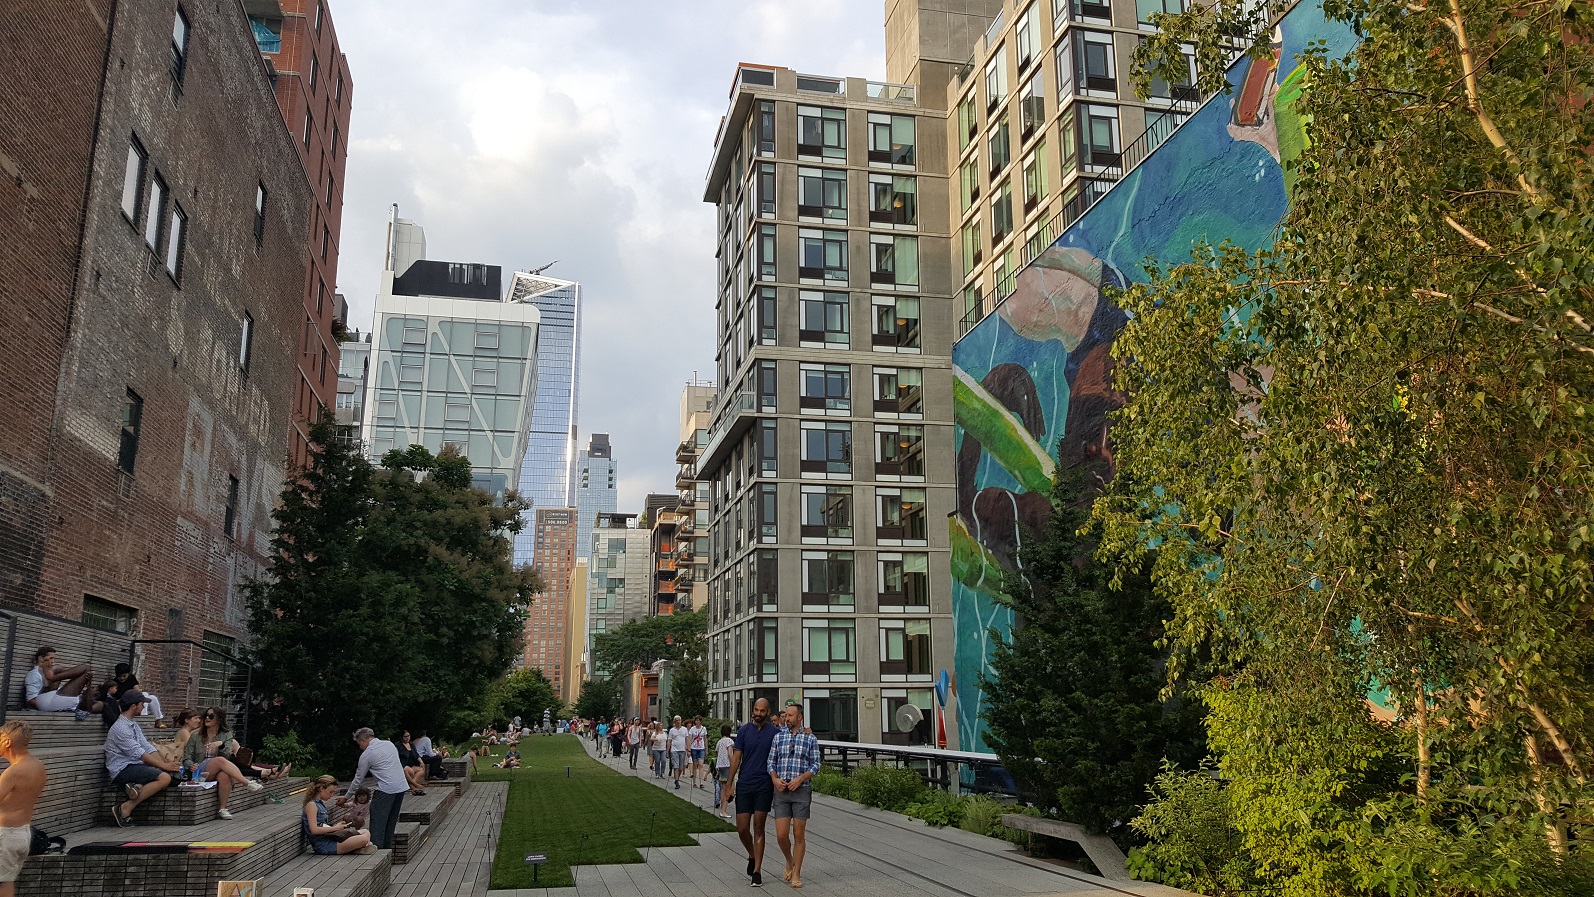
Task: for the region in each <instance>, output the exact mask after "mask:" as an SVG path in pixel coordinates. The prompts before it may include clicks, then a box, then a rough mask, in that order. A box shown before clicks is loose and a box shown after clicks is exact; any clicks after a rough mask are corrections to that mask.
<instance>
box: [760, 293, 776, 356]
mask: <svg viewBox="0 0 1594 897" xmlns="http://www.w3.org/2000/svg"><path fill="white" fill-rule="evenodd" d="M775 318H776V308H775V288H774V287H759V288H758V342H759V345H764V346H773V345H775Z"/></svg>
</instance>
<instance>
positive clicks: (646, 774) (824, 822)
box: [394, 739, 1190, 897]
mask: <svg viewBox="0 0 1594 897" xmlns="http://www.w3.org/2000/svg"><path fill="white" fill-rule="evenodd" d="M584 743H585V745H586V748H587V753H588V754H589V755H590V754H593V744H592V741H591V739H586V740H585V742H584ZM600 762H602V763H604V764H605V765H607V766H609V767H610V768H611V769H617V770H619V771H620V772H622V773H626V774H631V775H636V776H637V777H638V778H640V779H641V780H642V781H645V782H649V783H651V784H654V785H657V786H659V787H661V788H664V789H665V790H666V791H668V792H670V793H672V794H676V795H678V796H679V797H680V798H681V799H682V800H687V801H690V802H691V803H693V804H695V805H697V806H699V807H703V808H704V809H705V811H707V812H713V811H714V793H713V791H712V789H693V788H690V787H689V786H688V785H687V783H686V782H685V781H684V780H683V782H682V786H681V790H679V791H677V790H675V788H674V783H673V780H668V779H666V780H657V779H654V778H653V776H652V772H651V771H650V770H649V769H648V766H647V761H646V759H645V757H644V758H643V759H642V760H640V761H639V762H638V764H637V770H636V771H635V772H634V773H633V772H632V771H631V770H630V769H629V768H628V765H629V764H628V763H627V762H626V761H624V760H615V759H613V758H605V759H602V760H601V761H600ZM478 787H479V786H478ZM449 821H452V817H451V818H450V820H449ZM697 838H698V841H699V842H700V843H699V846H697V847H655V848H651V849H646V848H644V849H643V855H644V856H645V857H646V862H645V863H630V864H625V865H610V866H578V867H575V868H574V869H573V870H572V871H573V872H574V874H575V879H576V886H575V887H573V888H521V889H517V890H503V891H490V892H488V893H487V897H720V895H731V894H736V895H746V894H749V893H757V892H756V890H755V889H753V888H751V887H750V886H749V879H748V877H747V876H746V875H744V874H743V870H744V869H745V868H746V864H747V854H746V853H745V852H744V851H743V850H742V845H741V841H740V840H739V839H738V838H737V836H736V834H735V833H714V834H701V835H698V836H697ZM433 847H435V845H429V846H428V848H427V849H428V850H431V849H432V848H433ZM763 868H764V889H765V890H772V891H776V892H778V893H791V894H793V895H794V897H796V894H797V893H798V892H795V891H793V889H791V888H789V887H788V886H787V885H786V884H785V883H784V882H782V881H781V878H780V876H781V871H782V869H783V868H784V861H783V860H782V858H781V853H780V847H779V846H778V845H777V844H776V843H775V824H774V820H770V821H769V825H768V844H767V847H766V849H765V852H764V867H763ZM438 893H440V894H441V893H447V894H453V893H454V892H451V891H450V892H438ZM460 893H462V894H463V893H465V892H460ZM800 893H801V894H802V895H804V897H843V895H846V897H852V895H858V894H867V895H870V897H876V895H878V897H920V895H928V897H1020V895H1037V897H1040V895H1079V897H1117V895H1133V897H1190V895H1189V894H1188V892H1185V891H1181V890H1178V889H1176V888H1168V887H1163V886H1161V885H1155V884H1148V883H1145V882H1110V881H1108V880H1106V879H1104V878H1098V877H1096V876H1093V875H1086V874H1084V873H1080V872H1073V871H1070V870H1059V869H1055V868H1053V867H1050V866H1046V867H1044V868H1042V867H1040V866H1037V865H1031V864H1030V861H1028V860H1027V858H1025V857H1023V856H1022V854H1020V853H1019V852H1018V851H1017V849H1016V848H1015V847H1014V846H1013V845H1011V844H1009V843H1008V842H1006V841H1000V840H997V839H994V838H986V837H983V836H980V835H975V834H971V833H969V832H965V831H962V830H961V829H937V828H932V827H930V826H927V825H925V824H923V823H921V822H919V821H918V820H916V819H911V818H909V817H906V816H901V815H899V814H896V813H886V812H884V811H880V810H875V809H871V808H869V807H862V806H860V805H858V804H855V803H852V802H851V801H844V800H838V799H835V798H832V797H828V796H826V795H815V799H814V807H813V818H812V819H811V820H810V821H809V828H808V855H807V858H806V859H805V860H804V861H803V889H802V891H801V892H800ZM417 894H427V895H430V894H431V892H417ZM394 897H411V895H409V894H408V893H404V894H398V893H395V895H394Z"/></svg>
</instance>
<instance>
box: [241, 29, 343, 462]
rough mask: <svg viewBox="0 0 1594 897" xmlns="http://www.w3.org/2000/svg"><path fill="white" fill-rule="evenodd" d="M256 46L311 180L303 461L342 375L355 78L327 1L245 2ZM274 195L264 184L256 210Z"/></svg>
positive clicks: (292, 439)
mask: <svg viewBox="0 0 1594 897" xmlns="http://www.w3.org/2000/svg"><path fill="white" fill-rule="evenodd" d="M243 7H244V11H245V12H247V13H248V15H249V24H250V27H251V30H252V31H253V33H254V37H255V45H256V46H257V47H258V48H259V50H260V54H261V56H263V57H264V58H265V60H266V63H267V66H268V71H269V72H270V78H271V83H272V86H273V88H274V90H275V92H276V96H277V107H278V109H279V111H280V112H281V113H282V119H283V122H284V123H285V124H286V125H287V128H288V133H289V134H291V135H293V138H294V145H295V146H296V147H297V148H298V151H299V161H300V162H302V163H303V165H304V173H305V177H306V179H307V180H308V181H309V182H310V192H311V198H312V204H311V215H310V226H309V228H308V229H307V231H306V240H307V247H308V249H309V252H308V253H307V259H308V264H307V266H306V268H305V283H304V318H305V320H304V327H303V328H302V329H301V330H300V332H299V354H298V366H299V383H298V385H297V387H296V389H295V392H294V406H293V407H294V413H293V419H292V426H291V429H290V432H289V440H288V442H289V458H290V461H291V462H292V463H295V464H297V463H300V462H302V461H304V459H305V452H306V448H307V443H306V441H305V438H306V434H307V433H308V431H309V426H310V424H311V423H314V422H315V420H316V419H317V418H318V417H320V415H321V412H322V410H323V409H331V408H332V407H333V405H334V402H335V400H336V396H337V390H338V380H339V374H340V371H341V367H340V363H339V359H338V349H339V346H338V338H339V336H340V335H341V334H342V332H343V331H344V329H345V324H346V322H345V321H343V320H342V319H341V318H340V317H339V316H338V312H337V308H338V306H337V302H336V301H335V293H336V292H337V283H338V246H339V245H340V237H341V234H342V230H343V173H344V169H345V167H346V166H347V163H348V157H349V153H348V134H349V112H350V110H351V109H352V108H353V98H354V78H353V76H352V75H351V74H350V72H349V61H348V59H347V58H346V57H344V55H343V51H342V49H341V48H340V47H339V45H338V33H337V29H336V28H334V27H333V25H332V13H331V12H330V11H329V10H328V9H327V4H326V0H244V3H243ZM272 200H273V197H272V195H271V191H270V189H269V188H268V187H267V185H266V184H264V183H262V184H260V186H259V189H258V191H257V192H256V195H255V204H256V206H257V208H258V207H261V206H265V205H268V204H270V203H271V202H272Z"/></svg>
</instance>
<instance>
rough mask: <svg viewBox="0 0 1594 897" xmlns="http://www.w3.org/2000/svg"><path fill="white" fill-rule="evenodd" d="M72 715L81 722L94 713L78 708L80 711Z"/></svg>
mask: <svg viewBox="0 0 1594 897" xmlns="http://www.w3.org/2000/svg"><path fill="white" fill-rule="evenodd" d="M72 715H73V716H74V717H76V718H77V721H78V722H80V723H81V722H83V721H84V720H86V719H88V718H89V717H91V716H93V715H94V714H92V713H89V712H88V711H87V710H78V711H74V712H73V714H72Z"/></svg>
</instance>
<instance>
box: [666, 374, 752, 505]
mask: <svg viewBox="0 0 1594 897" xmlns="http://www.w3.org/2000/svg"><path fill="white" fill-rule="evenodd" d="M757 410H758V396H756V395H754V394H753V392H752V391H751V390H746V389H744V390H740V391H738V392H735V393H732V394H730V395H729V396H727V397H726V399H725V401H724V403H722V404H721V405H720V407H719V413H718V414H716V415H715V416H714V425H713V426H712V427H710V428H709V431H708V442H707V444H706V445H705V446H704V448H703V453H702V455H700V456H699V457H698V460H697V465H696V468H697V470H708V471H712V470H713V469H714V468H715V466H716V465H717V464H718V463H719V462H721V461H723V460H724V459H725V456H726V455H727V454H729V453H730V450H731V447H732V446H734V445H736V441H737V440H738V439H741V438H742V435H743V434H744V433H746V432H747V431H748V429H749V428H751V427H752V426H753V421H755V420H757V418H756V417H755V416H754V412H756V411H757ZM694 479H695V477H694ZM676 486H677V488H683V487H681V486H680V482H679V478H677V483H676Z"/></svg>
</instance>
